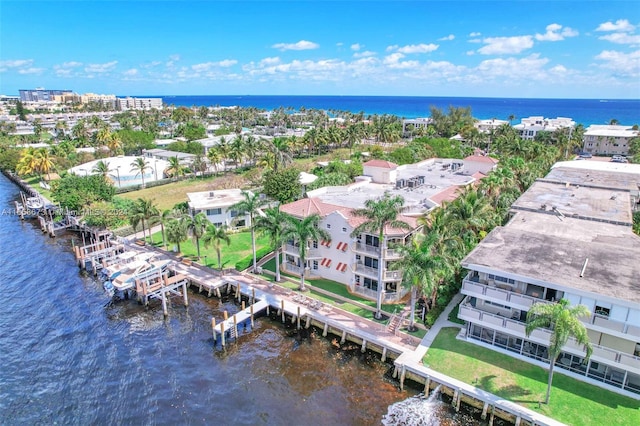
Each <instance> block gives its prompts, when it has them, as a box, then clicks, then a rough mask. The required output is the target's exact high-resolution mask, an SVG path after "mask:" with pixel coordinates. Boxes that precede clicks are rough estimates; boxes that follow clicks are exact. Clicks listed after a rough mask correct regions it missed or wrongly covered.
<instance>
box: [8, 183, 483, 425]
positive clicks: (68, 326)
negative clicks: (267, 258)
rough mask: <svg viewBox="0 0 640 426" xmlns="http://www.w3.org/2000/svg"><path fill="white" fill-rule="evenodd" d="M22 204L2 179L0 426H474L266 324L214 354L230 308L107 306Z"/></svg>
mask: <svg viewBox="0 0 640 426" xmlns="http://www.w3.org/2000/svg"><path fill="white" fill-rule="evenodd" d="M17 194H18V190H17V188H16V187H15V186H13V185H12V184H11V183H10V182H9V181H8V180H7V179H6V178H5V177H4V176H3V175H0V209H6V210H4V212H3V213H4V214H3V215H2V216H1V217H0V288H1V289H2V293H1V294H2V301H1V302H0V424H11V425H13V424H29V425H35V424H47V425H50V424H55V423H58V424H80V425H84V424H151V425H153V424H222V425H224V424H229V425H232V424H233V425H235V424H264V425H266V424H269V425H284V424H287V425H291V424H295V425H298V424H299V425H310V424H313V425H350V424H354V425H368V424H380V423H381V421H382V419H383V417H385V418H386V419H387V420H386V421H385V424H454V423H453V422H455V424H473V423H474V421H473V420H471V419H468V418H465V417H457V418H456V420H452V417H451V414H448V408H445V407H444V405H443V404H442V403H437V402H433V401H428V402H427V400H419V399H415V398H411V397H413V396H414V395H415V394H416V393H417V392H416V391H412V390H408V391H405V392H400V391H399V390H398V387H397V383H395V382H394V381H392V380H391V379H389V378H388V373H389V369H390V366H389V365H388V364H384V363H381V362H380V361H379V356H377V357H376V356H373V355H370V354H364V355H363V354H361V353H360V351H359V348H355V349H354V350H352V351H342V350H338V349H337V348H335V347H334V346H333V345H332V344H331V341H330V340H328V339H324V338H322V337H320V336H318V333H317V332H312V333H311V335H310V336H305V337H304V338H301V337H300V336H298V335H295V333H293V330H288V329H285V328H284V327H283V326H282V325H281V324H280V323H279V322H277V321H272V320H270V319H268V318H262V319H260V320H258V321H257V322H256V328H255V329H254V330H253V331H252V332H251V333H247V334H245V335H243V336H242V337H241V339H240V341H239V343H238V344H234V345H231V346H230V348H229V349H227V351H226V352H224V351H221V350H216V351H214V350H213V341H212V338H211V329H210V323H211V317H212V316H215V317H216V318H218V319H219V318H221V317H222V312H223V311H224V310H228V311H229V312H235V311H237V310H238V308H237V307H236V306H235V305H234V304H233V302H230V301H219V300H218V299H215V298H211V299H207V298H206V297H203V296H200V295H197V294H195V293H190V297H189V302H190V305H189V307H188V308H184V306H182V305H181V304H180V303H179V301H177V300H176V301H175V302H174V304H173V306H172V308H171V309H170V316H169V318H168V319H166V320H165V319H164V318H163V315H162V309H161V307H159V306H158V305H153V306H151V307H150V308H145V307H143V306H140V305H138V304H137V303H136V302H133V301H121V302H118V303H114V304H109V298H108V297H107V296H106V295H105V293H104V292H103V290H102V286H101V283H100V282H98V281H97V280H95V279H93V277H90V276H87V275H84V274H83V273H81V272H80V271H79V270H78V267H77V266H76V263H75V260H74V257H73V254H72V253H71V244H72V243H71V238H72V237H74V235H73V234H69V235H67V236H66V237H65V236H61V237H58V238H55V239H50V238H48V237H46V236H44V235H43V234H42V233H41V232H40V230H39V229H37V227H36V226H35V224H33V223H31V222H21V221H20V220H19V218H18V217H16V216H12V215H10V210H9V209H10V208H11V207H12V200H13V199H15V197H16V196H17ZM75 238H76V240H77V238H78V237H77V236H76V237H75ZM407 398H411V399H409V400H408V401H406V399H407ZM394 404H395V405H394ZM434 411H436V412H437V414H433V413H434ZM387 413H389V414H388V415H387Z"/></svg>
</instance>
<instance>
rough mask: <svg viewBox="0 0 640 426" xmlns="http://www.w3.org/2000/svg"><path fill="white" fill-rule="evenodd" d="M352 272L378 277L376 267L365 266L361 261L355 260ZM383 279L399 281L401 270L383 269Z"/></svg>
mask: <svg viewBox="0 0 640 426" xmlns="http://www.w3.org/2000/svg"><path fill="white" fill-rule="evenodd" d="M353 270H354V272H356V273H358V274H363V275H366V276H368V277H372V278H375V279H378V272H379V271H378V268H372V267H370V266H365V265H363V264H362V263H358V262H356V263H355V264H354V266H353ZM382 280H383V281H400V280H402V271H388V270H385V271H384V272H383V274H382Z"/></svg>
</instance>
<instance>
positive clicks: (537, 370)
mask: <svg viewBox="0 0 640 426" xmlns="http://www.w3.org/2000/svg"><path fill="white" fill-rule="evenodd" d="M445 331H446V333H445V334H444V335H443V339H441V340H440V342H438V340H439V339H436V341H434V343H435V344H436V345H437V346H436V345H433V344H432V347H439V348H440V349H442V350H445V351H450V352H453V353H458V354H460V355H463V356H467V357H469V358H473V359H476V360H478V361H482V362H485V363H487V364H490V365H494V366H496V367H497V368H501V369H503V370H506V371H509V372H511V373H513V374H517V375H520V376H523V377H527V378H529V379H531V380H535V381H538V382H540V383H541V384H542V385H543V386H544V388H545V389H546V386H547V379H548V375H549V373H548V371H549V370H548V366H547V367H546V368H542V367H539V366H537V365H535V364H529V363H528V362H525V361H520V360H517V359H515V358H512V357H511V356H509V355H505V354H502V353H499V352H494V351H492V350H490V349H486V348H481V347H479V346H478V345H475V344H473V343H469V342H464V341H458V340H456V338H455V336H456V335H457V333H458V329H443V330H442V331H441V333H442V332H445ZM553 388H554V389H562V390H563V391H564V392H567V393H571V394H573V395H576V396H577V397H580V398H584V399H587V400H590V401H592V402H594V403H597V404H600V405H604V406H607V407H611V408H616V407H627V408H632V409H640V401H637V400H634V399H633V398H630V397H627V396H624V395H620V394H617V393H615V392H611V391H608V390H606V389H602V388H600V387H598V386H596V385H592V384H589V383H585V382H581V381H579V380H576V379H573V378H571V377H568V376H565V375H564V374H562V373H561V372H560V371H559V369H555V370H554V375H553ZM486 390H487V391H489V392H493V391H491V390H489V389H488V388H487V389H486ZM552 392H553V390H552ZM534 402H537V400H536V401H534Z"/></svg>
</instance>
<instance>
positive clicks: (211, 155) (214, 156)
mask: <svg viewBox="0 0 640 426" xmlns="http://www.w3.org/2000/svg"><path fill="white" fill-rule="evenodd" d="M207 158H208V159H209V162H210V163H211V165H212V166H213V169H214V170H215V171H216V173H218V163H220V161H222V155H221V154H220V151H219V150H217V149H216V148H210V149H209V150H208V151H207Z"/></svg>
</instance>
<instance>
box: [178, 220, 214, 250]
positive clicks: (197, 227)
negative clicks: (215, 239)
mask: <svg viewBox="0 0 640 426" xmlns="http://www.w3.org/2000/svg"><path fill="white" fill-rule="evenodd" d="M184 220H185V222H186V225H187V232H188V233H190V234H191V235H192V236H193V238H194V239H195V240H196V249H197V250H198V260H200V238H201V237H202V235H203V234H204V231H205V230H206V229H207V225H208V224H209V223H210V222H209V219H207V216H206V215H205V214H204V213H202V212H200V213H198V214H196V215H195V216H193V217H191V216H185V217H184Z"/></svg>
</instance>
